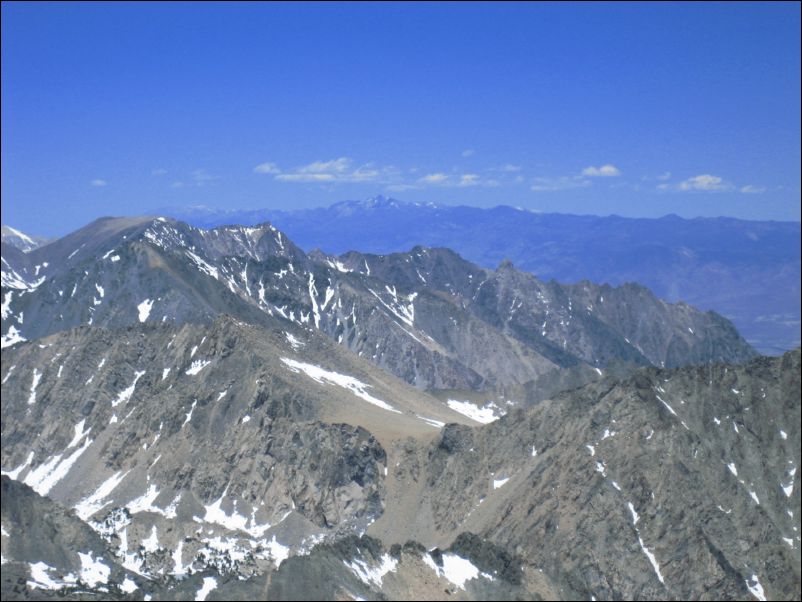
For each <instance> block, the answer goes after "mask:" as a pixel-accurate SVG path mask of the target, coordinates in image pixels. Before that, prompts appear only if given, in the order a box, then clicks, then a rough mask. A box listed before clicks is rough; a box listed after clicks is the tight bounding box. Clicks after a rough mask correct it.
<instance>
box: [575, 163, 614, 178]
mask: <svg viewBox="0 0 802 602" xmlns="http://www.w3.org/2000/svg"><path fill="white" fill-rule="evenodd" d="M582 175H583V176H585V177H587V178H610V177H615V176H620V175H621V170H620V169H618V168H617V167H616V166H615V165H611V164H609V163H606V164H605V165H602V166H601V167H594V166H592V165H591V166H590V167H586V168H585V169H583V170H582Z"/></svg>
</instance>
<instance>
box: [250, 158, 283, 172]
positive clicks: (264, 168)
mask: <svg viewBox="0 0 802 602" xmlns="http://www.w3.org/2000/svg"><path fill="white" fill-rule="evenodd" d="M253 172H254V173H268V174H277V173H281V170H280V169H279V167H278V165H276V164H275V163H271V162H270V161H267V162H265V163H260V164H259V165H257V166H256V167H254V168H253Z"/></svg>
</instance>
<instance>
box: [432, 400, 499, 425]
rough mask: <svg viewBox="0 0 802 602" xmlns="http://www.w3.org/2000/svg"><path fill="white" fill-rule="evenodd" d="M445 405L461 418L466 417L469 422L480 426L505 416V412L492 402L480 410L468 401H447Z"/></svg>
mask: <svg viewBox="0 0 802 602" xmlns="http://www.w3.org/2000/svg"><path fill="white" fill-rule="evenodd" d="M446 404H447V405H448V407H449V408H451V409H452V410H454V411H455V412H459V413H460V414H462V415H463V416H467V417H468V418H470V419H471V420H475V421H476V422H480V423H482V424H489V423H491V422H494V421H495V420H498V419H499V418H501V417H502V416H503V415H504V414H505V412H503V411H502V410H501V409H500V408H499V407H498V406H497V405H496V404H495V403H493V402H492V401H489V402H487V403H486V404H485V405H484V407H481V408H480V407H479V406H477V405H476V404H474V403H471V402H470V401H459V400H456V399H449V400H448V401H447V402H446Z"/></svg>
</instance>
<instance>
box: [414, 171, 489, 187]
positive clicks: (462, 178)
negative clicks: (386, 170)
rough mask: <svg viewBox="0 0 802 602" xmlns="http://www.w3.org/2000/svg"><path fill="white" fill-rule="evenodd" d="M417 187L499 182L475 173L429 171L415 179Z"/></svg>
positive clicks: (477, 184) (478, 184)
mask: <svg viewBox="0 0 802 602" xmlns="http://www.w3.org/2000/svg"><path fill="white" fill-rule="evenodd" d="M417 184H418V188H422V187H424V186H439V187H443V188H467V187H470V186H498V185H499V182H498V181H497V180H492V179H483V178H482V177H481V176H480V175H479V174H476V173H452V174H446V173H442V172H437V173H430V174H427V175H425V176H423V177H422V178H419V179H418V180H417Z"/></svg>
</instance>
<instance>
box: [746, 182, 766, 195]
mask: <svg viewBox="0 0 802 602" xmlns="http://www.w3.org/2000/svg"><path fill="white" fill-rule="evenodd" d="M741 192H743V193H744V194H760V193H762V192H766V187H765V186H755V185H753V184H747V185H746V186H741Z"/></svg>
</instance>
